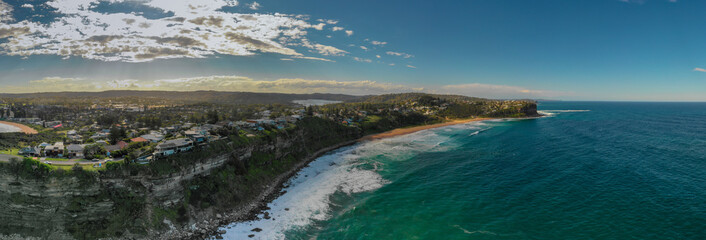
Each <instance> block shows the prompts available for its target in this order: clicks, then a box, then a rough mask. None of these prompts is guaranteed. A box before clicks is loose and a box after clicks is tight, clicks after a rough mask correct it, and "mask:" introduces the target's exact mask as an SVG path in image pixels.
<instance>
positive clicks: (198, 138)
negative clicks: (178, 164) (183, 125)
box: [184, 130, 207, 144]
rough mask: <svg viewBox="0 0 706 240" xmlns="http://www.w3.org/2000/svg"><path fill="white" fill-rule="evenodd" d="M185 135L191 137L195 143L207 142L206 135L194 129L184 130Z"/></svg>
mask: <svg viewBox="0 0 706 240" xmlns="http://www.w3.org/2000/svg"><path fill="white" fill-rule="evenodd" d="M184 136H186V137H188V138H189V139H191V141H194V143H195V144H199V143H203V142H206V140H207V139H206V136H205V135H204V134H202V133H201V132H197V131H194V130H189V131H185V132H184Z"/></svg>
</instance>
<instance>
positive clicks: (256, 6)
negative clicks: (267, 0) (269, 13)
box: [250, 2, 262, 10]
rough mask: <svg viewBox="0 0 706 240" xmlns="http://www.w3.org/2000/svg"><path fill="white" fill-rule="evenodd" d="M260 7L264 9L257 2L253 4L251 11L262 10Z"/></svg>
mask: <svg viewBox="0 0 706 240" xmlns="http://www.w3.org/2000/svg"><path fill="white" fill-rule="evenodd" d="M260 7H262V5H260V4H259V3H257V2H252V4H250V9H252V10H258V9H260Z"/></svg>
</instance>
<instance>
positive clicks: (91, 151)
mask: <svg viewBox="0 0 706 240" xmlns="http://www.w3.org/2000/svg"><path fill="white" fill-rule="evenodd" d="M105 153H106V151H105V147H103V145H101V144H92V145H87V146H86V147H84V148H83V156H85V157H86V159H91V158H99V157H101V156H102V155H105Z"/></svg>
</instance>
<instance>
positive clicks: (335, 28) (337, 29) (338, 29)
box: [331, 27, 344, 32]
mask: <svg viewBox="0 0 706 240" xmlns="http://www.w3.org/2000/svg"><path fill="white" fill-rule="evenodd" d="M343 29H344V28H342V27H333V28H331V30H333V31H334V32H335V31H341V30H343Z"/></svg>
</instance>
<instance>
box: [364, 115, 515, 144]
mask: <svg viewBox="0 0 706 240" xmlns="http://www.w3.org/2000/svg"><path fill="white" fill-rule="evenodd" d="M494 119H501V118H467V119H454V120H451V121H448V122H442V123H435V124H429V125H421V126H414V127H407V128H395V129H392V130H390V131H387V132H382V133H376V134H371V135H367V136H363V137H361V138H360V139H358V142H363V141H370V140H378V139H384V138H391V137H397V136H402V135H407V134H411V133H415V132H419V131H423V130H428V129H434V128H440V127H446V126H453V125H458V124H464V123H470V122H480V121H487V120H494Z"/></svg>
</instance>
